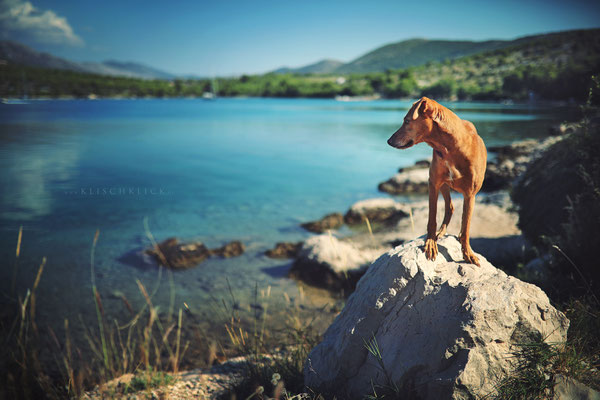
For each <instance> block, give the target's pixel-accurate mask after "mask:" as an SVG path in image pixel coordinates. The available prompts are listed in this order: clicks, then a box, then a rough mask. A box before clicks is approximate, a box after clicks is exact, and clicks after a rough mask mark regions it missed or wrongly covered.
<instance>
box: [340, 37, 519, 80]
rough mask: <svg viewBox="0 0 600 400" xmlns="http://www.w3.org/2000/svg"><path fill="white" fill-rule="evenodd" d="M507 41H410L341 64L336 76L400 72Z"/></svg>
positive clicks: (503, 43) (504, 44)
mask: <svg viewBox="0 0 600 400" xmlns="http://www.w3.org/2000/svg"><path fill="white" fill-rule="evenodd" d="M509 43H510V42H506V41H501V40H490V41H485V42H473V41H465V40H463V41H455V40H427V39H411V40H405V41H403V42H399V43H392V44H388V45H386V46H383V47H380V48H378V49H375V50H373V51H371V52H369V53H367V54H365V55H364V56H361V57H359V58H357V59H356V60H354V61H352V62H349V63H347V64H344V65H342V66H341V67H339V68H337V69H336V70H335V72H336V73H343V74H347V73H368V72H383V71H385V70H388V69H403V68H408V67H414V66H418V65H422V64H425V63H427V62H430V61H443V60H446V59H455V58H459V57H463V56H467V55H471V54H475V53H481V52H484V51H488V50H495V49H498V48H501V47H504V46H507V45H508V44H509Z"/></svg>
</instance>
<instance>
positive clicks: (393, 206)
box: [344, 198, 408, 225]
mask: <svg viewBox="0 0 600 400" xmlns="http://www.w3.org/2000/svg"><path fill="white" fill-rule="evenodd" d="M407 216H408V213H407V212H406V210H405V207H403V206H402V205H401V204H400V203H397V202H396V201H395V200H394V199H390V198H378V199H368V200H363V201H359V202H358V203H355V204H354V205H352V207H350V209H349V210H348V212H346V215H344V222H346V223H347V224H350V225H352V224H362V223H363V221H364V220H365V218H367V219H368V220H369V222H371V223H373V222H375V223H378V222H379V223H386V224H395V223H396V222H398V221H399V220H400V219H402V218H404V217H407Z"/></svg>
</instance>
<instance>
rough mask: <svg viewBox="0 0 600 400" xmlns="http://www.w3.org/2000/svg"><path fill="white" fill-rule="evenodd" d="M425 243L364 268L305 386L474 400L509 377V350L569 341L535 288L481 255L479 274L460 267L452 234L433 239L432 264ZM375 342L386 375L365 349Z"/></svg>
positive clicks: (354, 394) (345, 393)
mask: <svg viewBox="0 0 600 400" xmlns="http://www.w3.org/2000/svg"><path fill="white" fill-rule="evenodd" d="M423 244H424V243H423V240H422V239H418V240H414V241H411V242H408V243H406V244H404V245H402V246H399V247H397V248H396V249H394V250H391V251H389V252H388V253H386V254H384V255H382V256H381V257H380V258H379V259H378V260H377V261H375V262H374V263H373V264H372V265H371V266H370V267H369V268H368V270H367V272H366V274H365V275H364V276H363V277H362V278H361V279H360V281H359V282H358V285H357V287H356V291H355V292H354V293H353V294H352V295H351V296H350V298H349V299H348V302H347V304H346V306H345V307H344V309H343V310H342V312H341V313H340V315H339V316H338V317H337V318H336V320H335V321H334V323H333V324H332V325H331V326H330V327H329V329H328V330H327V332H326V333H325V335H324V338H323V341H322V342H321V343H320V344H319V345H318V346H317V347H315V348H314V349H313V351H312V352H311V353H310V355H309V357H308V360H307V362H306V365H305V371H304V373H305V383H306V385H307V386H308V387H310V388H312V389H313V390H315V391H316V392H317V393H326V394H336V395H337V396H338V398H345V399H359V398H363V396H364V395H366V394H373V388H376V390H379V391H381V387H394V385H395V386H397V387H398V388H399V389H400V392H401V393H400V394H401V397H402V398H415V396H416V398H423V399H467V398H479V397H481V396H484V395H486V394H488V393H490V392H492V391H493V388H494V384H496V383H497V382H498V380H499V379H500V378H501V377H503V376H504V375H505V374H506V373H508V372H510V371H511V369H512V368H513V363H514V358H511V352H512V351H514V350H515V345H517V344H520V343H524V342H528V341H532V340H534V338H535V337H536V336H541V337H543V338H545V340H546V341H548V342H562V341H565V340H566V333H567V329H568V326H569V321H568V320H567V318H566V317H565V316H564V315H563V314H562V313H561V312H559V311H557V310H556V309H555V308H554V307H552V306H551V305H550V303H549V301H548V297H547V296H546V295H545V293H544V292H542V290H541V289H539V288H538V287H536V286H534V285H531V284H528V283H525V282H522V281H520V280H518V279H516V278H514V277H511V276H507V275H506V274H505V273H504V272H502V271H500V270H498V269H496V268H495V267H494V266H493V265H491V264H490V263H489V262H487V260H485V258H483V257H482V256H479V259H480V260H481V267H477V266H475V265H472V264H467V263H465V262H464V261H463V256H462V252H461V247H460V243H459V242H458V240H457V238H456V237H454V236H448V237H445V238H443V239H441V240H440V241H439V244H438V246H439V255H438V258H437V259H436V260H435V261H429V260H427V259H426V258H425V255H424V253H423V250H422V247H423ZM373 338H374V339H375V341H376V342H377V344H378V347H379V349H380V352H381V355H382V363H383V366H384V368H382V367H381V365H380V363H378V362H377V360H376V359H375V357H374V356H373V355H372V354H370V353H369V352H368V351H367V348H366V346H365V343H369V342H371V343H373ZM384 369H385V370H384ZM377 388H378V389H377ZM411 396H412V397H411Z"/></svg>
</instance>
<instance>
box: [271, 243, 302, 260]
mask: <svg viewBox="0 0 600 400" xmlns="http://www.w3.org/2000/svg"><path fill="white" fill-rule="evenodd" d="M301 248H302V242H295V243H292V242H279V243H277V244H276V245H275V247H274V248H272V249H270V250H267V251H266V252H265V255H266V256H267V257H270V258H295V257H296V256H297V255H298V252H299V251H300V249H301Z"/></svg>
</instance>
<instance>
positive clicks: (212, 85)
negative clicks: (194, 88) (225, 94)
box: [202, 78, 218, 100]
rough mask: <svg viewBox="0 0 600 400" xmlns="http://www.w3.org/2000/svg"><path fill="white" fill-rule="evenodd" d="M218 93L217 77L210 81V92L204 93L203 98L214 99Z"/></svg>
mask: <svg viewBox="0 0 600 400" xmlns="http://www.w3.org/2000/svg"><path fill="white" fill-rule="evenodd" d="M217 94H218V86H217V80H216V79H215V78H213V79H212V80H211V82H210V92H204V93H202V98H203V99H204V100H214V99H216V98H217Z"/></svg>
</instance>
